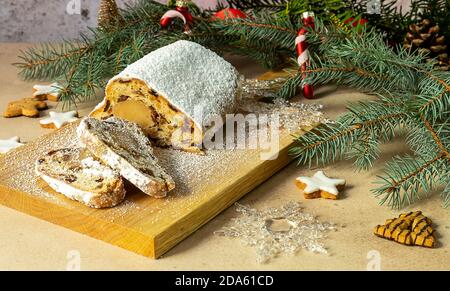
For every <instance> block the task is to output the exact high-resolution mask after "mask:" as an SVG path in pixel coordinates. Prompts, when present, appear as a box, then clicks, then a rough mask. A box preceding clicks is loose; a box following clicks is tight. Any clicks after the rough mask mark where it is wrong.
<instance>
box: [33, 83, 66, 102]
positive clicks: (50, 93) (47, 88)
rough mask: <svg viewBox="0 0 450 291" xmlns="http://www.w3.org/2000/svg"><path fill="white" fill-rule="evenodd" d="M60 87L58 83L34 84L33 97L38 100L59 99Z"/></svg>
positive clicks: (54, 100) (56, 100) (55, 100)
mask: <svg viewBox="0 0 450 291" xmlns="http://www.w3.org/2000/svg"><path fill="white" fill-rule="evenodd" d="M60 95H61V89H60V86H59V84H58V83H53V84H50V85H34V86H33V98H34V99H36V100H39V101H44V100H49V101H53V102H58V101H59V96H60Z"/></svg>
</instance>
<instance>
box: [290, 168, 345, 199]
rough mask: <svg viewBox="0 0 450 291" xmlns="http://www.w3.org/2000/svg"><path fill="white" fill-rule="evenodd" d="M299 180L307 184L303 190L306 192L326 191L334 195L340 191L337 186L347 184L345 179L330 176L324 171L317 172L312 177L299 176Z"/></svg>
mask: <svg viewBox="0 0 450 291" xmlns="http://www.w3.org/2000/svg"><path fill="white" fill-rule="evenodd" d="M297 181H299V182H301V183H303V184H306V188H305V189H304V190H303V191H304V192H305V193H313V192H316V191H325V192H328V193H330V194H333V195H338V193H339V191H338V189H337V186H341V185H344V184H345V180H344V179H331V178H328V177H327V176H326V175H325V174H324V172H322V171H318V172H316V173H315V174H314V175H313V176H312V177H298V178H297Z"/></svg>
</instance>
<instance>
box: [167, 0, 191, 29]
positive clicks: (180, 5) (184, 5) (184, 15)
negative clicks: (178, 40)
mask: <svg viewBox="0 0 450 291" xmlns="http://www.w3.org/2000/svg"><path fill="white" fill-rule="evenodd" d="M188 3H189V1H183V0H179V1H177V2H176V6H175V10H169V11H167V12H166V13H164V15H163V16H162V17H161V20H160V23H161V27H162V28H167V27H168V26H169V25H170V24H171V23H172V21H173V19H174V18H180V19H181V20H182V21H183V23H184V32H185V33H190V28H189V26H190V24H191V22H192V21H193V19H194V18H193V17H192V14H191V13H190V12H189V9H188Z"/></svg>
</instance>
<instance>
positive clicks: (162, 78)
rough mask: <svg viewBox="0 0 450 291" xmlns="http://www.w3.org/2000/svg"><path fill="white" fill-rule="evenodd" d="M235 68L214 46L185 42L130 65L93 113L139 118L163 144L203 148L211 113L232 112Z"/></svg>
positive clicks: (149, 133)
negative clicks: (214, 49) (207, 46)
mask: <svg viewBox="0 0 450 291" xmlns="http://www.w3.org/2000/svg"><path fill="white" fill-rule="evenodd" d="M237 92H238V74H237V71H236V69H235V68H234V67H233V66H232V65H231V64H230V63H228V62H227V61H225V60H224V59H223V58H221V57H220V56H218V55H217V54H216V53H214V52H212V51H210V50H209V49H207V48H205V47H203V46H201V45H199V44H197V43H194V42H190V41H184V40H180V41H177V42H175V43H173V44H170V45H168V46H165V47H162V48H160V49H157V50H155V51H153V52H151V53H150V54H148V55H146V56H145V57H143V58H142V59H140V60H138V61H136V62H135V63H133V64H131V65H129V66H128V67H127V68H126V69H125V70H124V71H123V72H121V73H120V74H119V75H117V76H115V77H113V78H112V79H111V80H110V81H109V82H108V84H107V86H106V90H105V98H104V100H103V101H102V102H101V103H100V104H99V105H97V107H96V108H95V109H94V111H92V112H91V114H90V116H92V117H96V118H107V117H109V116H112V115H114V116H117V117H121V118H124V119H127V120H130V121H133V122H136V123H137V124H138V125H139V126H140V127H141V128H142V129H143V131H144V132H145V133H146V134H147V135H148V136H149V137H150V138H151V139H152V141H154V142H155V143H156V144H157V145H159V146H172V147H174V148H179V149H183V150H186V151H191V152H201V150H200V148H201V144H202V141H203V128H204V125H207V123H208V120H210V118H211V117H215V116H223V115H225V114H226V113H232V112H233V111H234V108H235V105H236V94H237Z"/></svg>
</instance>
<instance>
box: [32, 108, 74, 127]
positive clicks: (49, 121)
mask: <svg viewBox="0 0 450 291" xmlns="http://www.w3.org/2000/svg"><path fill="white" fill-rule="evenodd" d="M49 115H50V117H48V118H44V119H42V120H41V121H39V123H40V124H41V127H43V128H51V129H57V128H61V127H63V126H64V125H66V124H68V123H71V122H74V121H76V120H78V113H77V112H76V111H68V112H54V111H50V113H49Z"/></svg>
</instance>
